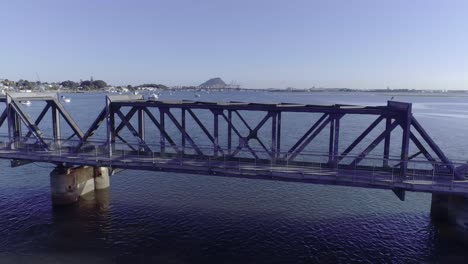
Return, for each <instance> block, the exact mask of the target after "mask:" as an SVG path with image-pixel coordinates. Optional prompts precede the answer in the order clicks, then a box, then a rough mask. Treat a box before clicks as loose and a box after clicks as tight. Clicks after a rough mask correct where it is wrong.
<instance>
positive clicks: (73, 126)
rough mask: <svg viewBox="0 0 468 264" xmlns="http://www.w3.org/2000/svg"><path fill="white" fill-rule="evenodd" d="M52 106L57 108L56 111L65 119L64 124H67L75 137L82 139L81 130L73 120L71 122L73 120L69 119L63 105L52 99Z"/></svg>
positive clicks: (69, 116)
mask: <svg viewBox="0 0 468 264" xmlns="http://www.w3.org/2000/svg"><path fill="white" fill-rule="evenodd" d="M51 102H53V106H55V107H56V108H57V110H58V111H59V112H60V114H61V115H62V117H63V119H65V122H67V124H68V125H69V126H70V128H71V129H72V130H73V132H75V134H76V136H77V137H78V138H79V139H82V138H83V136H84V133H83V131H82V130H81V128H80V127H79V126H78V124H77V123H76V122H75V120H73V118H72V117H71V115H70V114H69V113H68V112H67V110H65V108H64V107H63V105H62V104H61V103H60V102H59V100H57V98H54V100H53V101H51Z"/></svg>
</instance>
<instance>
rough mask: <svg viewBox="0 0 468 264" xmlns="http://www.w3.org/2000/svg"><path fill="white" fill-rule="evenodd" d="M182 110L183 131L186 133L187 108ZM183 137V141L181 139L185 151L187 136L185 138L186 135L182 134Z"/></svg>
mask: <svg viewBox="0 0 468 264" xmlns="http://www.w3.org/2000/svg"><path fill="white" fill-rule="evenodd" d="M181 110H182V123H181V125H182V130H184V131H186V127H185V108H182V109H181ZM181 137H182V139H181V140H182V151H184V149H185V136H184V134H182V135H181Z"/></svg>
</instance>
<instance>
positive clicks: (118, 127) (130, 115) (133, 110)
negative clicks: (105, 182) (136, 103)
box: [115, 107, 138, 134]
mask: <svg viewBox="0 0 468 264" xmlns="http://www.w3.org/2000/svg"><path fill="white" fill-rule="evenodd" d="M137 110H138V108H136V107H132V108H131V109H130V111H128V113H127V114H126V115H125V118H126V119H127V120H130V119H132V117H133V116H134V115H135V113H136V112H137ZM124 127H125V123H124V122H123V121H122V122H120V124H119V125H118V126H117V128H116V129H115V134H119V132H120V131H121V130H122V129H123V128H124Z"/></svg>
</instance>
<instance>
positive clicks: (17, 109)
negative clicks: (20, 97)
mask: <svg viewBox="0 0 468 264" xmlns="http://www.w3.org/2000/svg"><path fill="white" fill-rule="evenodd" d="M10 106H11V107H12V108H13V110H14V112H15V113H16V114H17V115H18V116H19V117H20V119H21V121H23V123H24V124H25V125H26V127H27V128H28V129H29V130H30V131H31V133H32V134H33V135H34V137H35V138H36V139H37V140H38V141H39V142H40V143H41V145H42V146H43V147H44V148H45V149H47V150H49V147H48V146H47V143H46V142H45V140H44V137H43V133H42V131H41V130H40V129H39V127H38V126H37V125H35V124H34V123H33V122H32V120H31V118H30V117H29V115H28V114H27V113H26V112H25V111H23V109H22V108H21V107H20V106H19V105H18V103H17V102H16V101H15V100H11V102H10Z"/></svg>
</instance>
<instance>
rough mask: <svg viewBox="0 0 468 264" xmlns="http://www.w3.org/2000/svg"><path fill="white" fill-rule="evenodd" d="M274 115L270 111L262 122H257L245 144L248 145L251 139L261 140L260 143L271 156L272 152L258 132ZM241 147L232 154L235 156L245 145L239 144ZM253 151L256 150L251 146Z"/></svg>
mask: <svg viewBox="0 0 468 264" xmlns="http://www.w3.org/2000/svg"><path fill="white" fill-rule="evenodd" d="M271 116H272V114H271V113H270V112H268V113H267V114H266V115H265V117H263V119H262V120H261V121H260V123H258V124H257V126H256V127H255V128H254V129H251V130H250V132H249V135H247V137H246V138H245V140H246V142H245V146H248V145H249V140H250V139H253V138H255V139H257V140H258V142H260V145H262V147H263V148H264V149H265V150H266V151H267V152H268V154H269V155H270V156H271V152H270V151H269V150H268V149H266V147H265V145H264V144H263V142H261V141H260V139H259V138H258V136H257V133H258V130H260V128H262V126H263V125H264V124H265V123H266V122H267V121H268V119H269V118H270V117H271ZM239 146H240V148H239V147H237V148H236V150H235V151H234V152H233V153H232V156H235V155H236V154H237V153H239V151H240V150H241V149H242V148H243V146H241V145H240V144H239ZM250 150H251V151H253V152H255V151H254V150H253V149H251V148H250Z"/></svg>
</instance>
